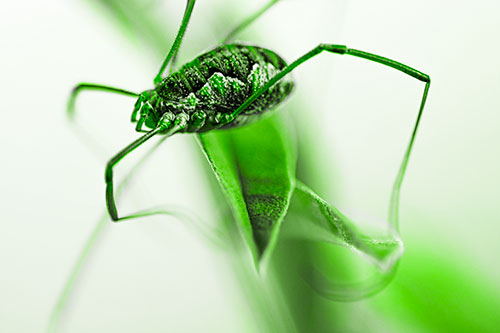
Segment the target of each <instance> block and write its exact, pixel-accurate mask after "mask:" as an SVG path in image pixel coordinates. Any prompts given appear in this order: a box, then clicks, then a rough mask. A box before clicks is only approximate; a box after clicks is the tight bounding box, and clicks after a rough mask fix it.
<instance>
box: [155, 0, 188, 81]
mask: <svg viewBox="0 0 500 333" xmlns="http://www.w3.org/2000/svg"><path fill="white" fill-rule="evenodd" d="M195 2H196V0H188V1H187V4H186V10H185V11H184V17H183V18H182V22H181V26H180V27H179V31H178V32H177V36H176V37H175V40H174V44H172V47H171V48H170V51H168V54H167V57H166V58H165V60H164V61H163V64H162V65H161V67H160V70H159V71H158V74H156V76H155V79H154V81H153V82H154V84H155V85H157V84H158V83H160V82H161V80H162V75H163V72H164V71H165V68H167V65H168V63H169V62H170V60H172V59H174V58H175V57H176V56H177V52H178V51H179V47H180V46H181V42H182V38H183V37H184V33H185V32H186V28H187V25H188V23H189V19H190V18H191V13H192V12H193V7H194V3H195Z"/></svg>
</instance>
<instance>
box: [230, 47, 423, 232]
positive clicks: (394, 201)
mask: <svg viewBox="0 0 500 333" xmlns="http://www.w3.org/2000/svg"><path fill="white" fill-rule="evenodd" d="M323 51H327V52H330V53H336V54H341V55H342V54H347V55H351V56H355V57H359V58H363V59H367V60H371V61H374V62H378V63H380V64H382V65H385V66H389V67H392V68H394V69H397V70H398V71H401V72H403V73H405V74H408V75H410V76H411V77H414V78H416V79H418V80H420V81H422V82H425V88H424V92H423V95H422V100H421V101H420V107H419V111H418V115H417V120H416V122H415V125H414V127H413V132H412V134H411V137H410V141H409V143H408V146H407V148H406V152H405V154H404V157H403V160H402V162H401V165H400V168H399V171H398V174H397V176H396V179H395V181H394V184H393V188H392V193H391V200H390V206H389V222H390V223H391V224H392V225H393V226H394V227H395V228H396V230H397V228H398V226H397V224H398V210H399V208H398V206H399V191H400V188H401V183H402V181H403V177H404V174H405V172H406V167H407V165H408V160H409V158H410V154H411V151H412V148H413V143H414V141H415V137H416V135H417V130H418V126H419V123H420V119H421V117H422V113H423V111H424V106H425V101H426V99H427V94H428V92H429V87H430V84H431V79H430V77H429V75H427V74H424V73H422V72H420V71H418V70H416V69H414V68H412V67H409V66H407V65H404V64H402V63H400V62H397V61H394V60H391V59H388V58H385V57H381V56H379V55H376V54H372V53H368V52H364V51H360V50H356V49H350V48H348V47H347V46H344V45H334V44H320V45H318V46H317V47H315V48H314V49H312V50H311V51H309V52H308V53H306V54H304V55H303V56H302V57H300V58H299V59H297V60H295V61H294V62H292V63H291V64H290V65H288V66H287V67H285V68H284V69H283V70H282V71H281V72H279V73H278V74H276V75H275V76H274V77H273V78H272V79H271V80H269V81H268V82H267V83H266V84H264V85H263V86H262V87H261V88H260V89H259V90H258V91H256V92H255V93H254V94H253V95H252V96H250V97H249V98H248V99H247V100H246V101H245V102H244V103H243V104H242V105H240V106H239V107H238V108H237V109H236V110H235V111H234V112H233V113H232V114H231V116H229V117H227V118H226V119H225V120H224V124H226V123H229V122H231V121H232V120H233V119H234V118H235V117H236V116H238V115H239V114H240V113H241V112H242V111H244V110H245V109H246V108H247V107H248V106H250V104H252V103H253V102H254V101H255V100H256V99H257V98H259V96H260V95H262V94H263V93H264V92H266V91H267V90H268V89H269V88H271V87H272V86H273V85H274V84H276V82H278V81H279V80H281V79H282V78H283V77H285V76H286V75H287V74H288V73H290V72H291V71H293V70H294V69H295V68H297V67H298V66H299V65H301V64H303V63H305V62H306V61H308V60H309V59H311V58H313V57H315V56H317V55H318V54H320V53H321V52H323ZM224 124H222V125H224Z"/></svg>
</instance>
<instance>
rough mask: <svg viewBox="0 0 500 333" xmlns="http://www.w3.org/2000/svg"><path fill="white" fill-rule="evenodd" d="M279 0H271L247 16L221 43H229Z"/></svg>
mask: <svg viewBox="0 0 500 333" xmlns="http://www.w3.org/2000/svg"><path fill="white" fill-rule="evenodd" d="M278 1H279V0H271V1H269V2H268V3H266V4H265V5H264V6H263V7H262V8H260V9H259V10H257V11H256V12H255V13H252V14H251V15H250V16H248V17H247V18H245V19H244V20H243V21H242V22H241V23H240V24H238V25H237V26H236V27H235V28H234V29H233V30H231V31H230V32H229V33H228V34H227V35H226V37H224V39H223V40H222V41H221V42H220V44H227V43H229V42H231V41H232V40H233V39H234V37H235V36H236V35H237V34H238V33H240V32H241V31H242V30H243V29H245V28H246V27H247V26H249V25H250V24H252V23H253V22H254V21H255V20H257V19H258V18H259V17H260V16H261V15H262V14H264V13H265V12H266V11H267V10H268V9H269V8H271V7H272V6H273V5H274V4H275V3H277V2H278Z"/></svg>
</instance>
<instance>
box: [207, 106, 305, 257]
mask: <svg viewBox="0 0 500 333" xmlns="http://www.w3.org/2000/svg"><path fill="white" fill-rule="evenodd" d="M287 125H288V123H287V122H286V121H285V120H284V118H283V117H282V116H281V115H274V116H272V117H268V118H265V119H262V120H260V121H259V122H257V123H254V124H252V125H248V126H245V127H242V128H238V129H234V130H229V131H217V132H211V133H206V134H202V135H200V136H199V138H200V143H201V146H202V149H203V151H204V153H205V156H206V157H207V159H208V161H209V163H210V165H211V167H212V169H213V171H214V172H215V174H216V175H217V178H218V179H219V182H220V184H221V186H222V188H223V190H224V193H225V195H226V199H227V200H228V202H229V203H230V205H231V208H232V211H233V215H234V218H235V220H236V223H237V224H238V227H239V229H240V232H241V233H242V236H243V238H244V240H245V241H246V242H247V244H248V246H249V248H250V250H251V253H252V255H253V257H254V260H255V262H256V264H257V263H258V264H261V265H262V263H263V262H265V261H267V260H266V259H267V258H269V257H270V255H271V254H272V252H273V249H274V247H275V245H276V242H277V238H278V235H279V231H280V227H281V222H282V221H283V218H284V217H285V215H286V213H287V211H288V207H289V203H290V199H291V196H292V193H293V189H294V186H295V163H296V152H295V145H294V140H293V138H292V136H291V131H290V128H289V127H288V126H287Z"/></svg>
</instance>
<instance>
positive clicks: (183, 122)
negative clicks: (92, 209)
mask: <svg viewBox="0 0 500 333" xmlns="http://www.w3.org/2000/svg"><path fill="white" fill-rule="evenodd" d="M187 123H188V116H187V115H186V114H183V113H181V114H178V115H177V116H176V117H175V119H172V118H168V119H167V118H166V117H163V118H162V119H161V120H160V121H159V123H158V126H157V127H156V128H154V129H153V130H151V131H149V132H147V133H146V134H144V135H143V136H141V137H140V138H138V139H137V140H135V141H134V142H132V143H131V144H129V145H128V146H126V147H125V148H124V149H122V150H121V151H120V152H119V153H118V154H116V155H115V156H114V157H113V158H111V159H110V160H109V161H108V163H107V165H106V171H105V182H106V206H107V208H108V212H109V215H110V216H111V219H112V220H113V221H115V222H118V221H120V220H125V219H131V218H134V217H140V216H147V215H153V214H155V212H153V213H144V212H140V213H136V214H133V215H129V216H125V217H118V211H117V209H116V203H115V195H114V189H113V167H114V166H115V165H116V164H118V162H120V161H121V160H122V159H123V158H124V157H125V156H127V155H128V154H129V153H131V152H132V151H133V150H135V149H136V148H137V147H139V146H141V145H142V144H143V143H145V142H146V141H148V140H149V139H151V138H152V137H154V136H155V135H157V134H164V133H165V131H168V133H167V134H166V135H168V136H171V135H173V134H175V133H177V132H179V131H181V130H182V129H184V128H186V126H187ZM172 125H173V126H172Z"/></svg>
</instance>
